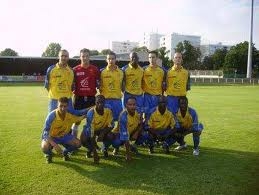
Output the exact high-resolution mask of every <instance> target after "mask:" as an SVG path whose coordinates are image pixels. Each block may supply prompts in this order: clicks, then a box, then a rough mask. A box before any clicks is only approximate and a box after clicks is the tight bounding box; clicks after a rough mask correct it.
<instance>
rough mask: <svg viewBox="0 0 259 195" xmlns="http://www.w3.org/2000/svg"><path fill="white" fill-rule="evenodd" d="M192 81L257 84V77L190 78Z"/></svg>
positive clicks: (258, 81) (258, 82)
mask: <svg viewBox="0 0 259 195" xmlns="http://www.w3.org/2000/svg"><path fill="white" fill-rule="evenodd" d="M191 82H192V83H204V84H210V83H211V84H246V85H247V84H248V85H258V84H259V79H246V78H242V79H241V78H204V77H203V78H196V77H195V78H192V77H191Z"/></svg>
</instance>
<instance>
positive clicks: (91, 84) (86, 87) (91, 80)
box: [72, 49, 100, 136]
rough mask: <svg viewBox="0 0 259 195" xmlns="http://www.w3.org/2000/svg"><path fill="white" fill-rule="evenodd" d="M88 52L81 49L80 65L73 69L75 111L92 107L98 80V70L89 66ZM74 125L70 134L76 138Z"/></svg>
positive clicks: (76, 125) (77, 124)
mask: <svg viewBox="0 0 259 195" xmlns="http://www.w3.org/2000/svg"><path fill="white" fill-rule="evenodd" d="M89 56H90V51H89V50H88V49H82V50H81V51H80V60H81V64H79V65H77V66H76V67H74V68H73V70H74V74H75V79H74V81H75V88H74V91H73V93H74V98H73V106H74V109H76V110H81V109H85V108H89V107H91V106H94V104H95V95H96V88H97V87H98V83H99V79H100V71H99V69H98V68H97V67H96V66H94V65H91V64H90V60H89ZM79 124H80V123H76V124H74V125H73V126H72V134H73V135H75V136H77V131H78V126H79Z"/></svg>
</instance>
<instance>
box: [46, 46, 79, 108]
mask: <svg viewBox="0 0 259 195" xmlns="http://www.w3.org/2000/svg"><path fill="white" fill-rule="evenodd" d="M58 57H59V62H58V63H57V64H54V65H51V66H50V67H49V68H48V69H47V73H46V77H45V85H44V86H45V88H46V89H47V90H48V93H49V98H50V102H49V112H51V111H52V110H54V109H56V108H57V105H58V99H59V98H61V97H67V98H68V99H69V103H68V104H69V105H68V107H69V109H72V107H73V106H72V99H71V97H72V87H73V80H74V73H73V70H72V69H71V68H70V67H69V66H68V60H69V53H68V51H67V50H65V49H62V50H60V51H59V54H58Z"/></svg>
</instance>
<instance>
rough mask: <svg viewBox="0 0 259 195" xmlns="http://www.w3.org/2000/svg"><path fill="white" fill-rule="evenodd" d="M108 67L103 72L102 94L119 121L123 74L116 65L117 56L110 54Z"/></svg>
mask: <svg viewBox="0 0 259 195" xmlns="http://www.w3.org/2000/svg"><path fill="white" fill-rule="evenodd" d="M106 61H107V66H106V68H104V69H103V70H102V71H101V81H100V94H101V95H103V96H104V97H105V104H107V105H108V106H109V107H110V108H111V110H112V113H113V119H114V120H115V121H117V120H118V117H119V114H120V112H121V111H122V102H121V97H122V81H123V72H122V70H121V69H120V68H119V67H118V66H117V65H116V64H115V63H116V54H115V53H113V52H110V53H108V55H107V58H106Z"/></svg>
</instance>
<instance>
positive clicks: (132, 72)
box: [122, 52, 144, 114]
mask: <svg viewBox="0 0 259 195" xmlns="http://www.w3.org/2000/svg"><path fill="white" fill-rule="evenodd" d="M138 60H139V58H138V54H137V53H136V52H131V53H130V62H129V64H128V65H126V66H124V67H123V68H122V71H123V72H124V86H125V91H124V95H123V106H124V107H125V106H126V101H127V99H128V98H129V97H131V96H133V97H135V98H136V100H137V111H138V113H140V114H142V113H143V105H144V98H143V90H142V79H143V68H141V67H140V66H139V64H138Z"/></svg>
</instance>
